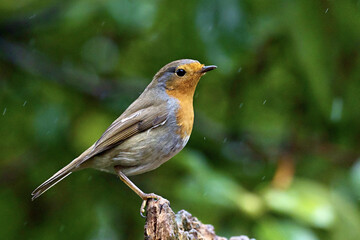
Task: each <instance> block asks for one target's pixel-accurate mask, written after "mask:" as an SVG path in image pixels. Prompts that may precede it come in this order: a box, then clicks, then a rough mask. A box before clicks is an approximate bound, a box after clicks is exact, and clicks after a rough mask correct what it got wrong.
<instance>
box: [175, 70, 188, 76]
mask: <svg viewBox="0 0 360 240" xmlns="http://www.w3.org/2000/svg"><path fill="white" fill-rule="evenodd" d="M185 73H186V71H185V70H184V69H181V68H180V69H178V70H176V75H178V76H179V77H182V76H184V75H185Z"/></svg>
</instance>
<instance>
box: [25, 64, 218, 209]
mask: <svg viewBox="0 0 360 240" xmlns="http://www.w3.org/2000/svg"><path fill="white" fill-rule="evenodd" d="M215 68H216V66H214V65H211V66H204V65H203V64H201V63H199V62H198V61H196V60H191V59H182V60H177V61H173V62H171V63H169V64H167V65H165V66H164V67H163V68H161V69H160V71H159V72H157V73H156V74H155V76H154V78H153V80H152V81H151V83H150V84H149V85H148V86H147V87H146V89H145V90H144V92H143V93H142V94H141V95H140V96H139V97H138V99H136V100H135V101H134V102H133V103H132V104H131V105H130V106H129V107H128V108H127V109H126V110H125V112H124V113H123V114H121V115H120V117H119V118H117V119H116V120H115V121H114V122H113V123H112V124H111V125H110V127H109V128H108V129H107V130H106V131H105V132H104V133H103V135H102V136H101V137H100V139H99V140H97V141H96V142H95V143H94V144H93V145H92V146H91V147H90V148H88V149H87V150H86V151H85V152H83V153H82V154H81V155H80V156H79V157H77V158H75V159H74V160H73V161H72V162H70V163H69V164H68V165H67V166H65V167H64V168H62V169H61V170H60V171H58V172H57V173H55V174H54V175H53V176H52V177H51V178H49V179H48V180H46V181H45V182H44V183H42V184H41V185H40V186H39V187H37V188H36V189H35V190H34V191H33V192H32V194H31V195H32V200H34V199H36V198H37V197H39V196H40V195H41V194H43V193H44V192H46V191H47V190H48V189H50V188H51V187H52V186H54V185H55V184H56V183H58V182H59V181H61V180H63V179H64V178H65V177H67V176H69V175H70V174H71V173H72V172H75V171H78V170H81V169H85V168H95V169H97V170H101V171H105V172H108V173H115V174H117V175H118V176H119V178H120V179H121V180H122V181H123V182H124V183H125V184H126V185H127V186H129V187H130V188H131V189H132V190H133V191H134V192H135V193H136V194H137V195H139V196H140V197H141V198H142V199H143V203H142V205H141V209H140V212H141V213H143V212H144V208H145V205H146V202H147V200H148V199H150V198H160V196H158V195H156V194H154V193H150V194H148V193H144V192H143V191H141V190H140V189H139V188H138V187H137V186H136V185H135V184H134V183H133V182H131V181H130V179H128V177H127V176H132V175H137V174H141V173H145V172H148V171H151V170H153V169H155V168H158V167H159V166H160V165H161V164H163V163H164V162H166V161H167V160H169V159H170V158H172V157H173V156H174V155H175V154H177V153H178V152H180V150H182V149H183V148H184V147H185V145H186V143H187V142H188V140H189V137H190V134H191V131H192V128H193V122H194V110H193V96H194V92H195V88H196V85H197V84H198V82H199V80H200V78H201V76H203V75H204V74H205V73H206V72H208V71H210V70H213V69H215Z"/></svg>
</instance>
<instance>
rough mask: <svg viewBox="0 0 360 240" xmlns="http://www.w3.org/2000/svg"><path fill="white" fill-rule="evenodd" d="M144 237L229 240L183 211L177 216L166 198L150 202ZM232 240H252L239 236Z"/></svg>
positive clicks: (180, 239)
mask: <svg viewBox="0 0 360 240" xmlns="http://www.w3.org/2000/svg"><path fill="white" fill-rule="evenodd" d="M144 235H145V239H146V240H160V239H161V240H167V239H169V240H170V239H171V240H195V239H196V240H197V239H199V240H200V239H201V240H210V239H211V240H227V238H225V237H219V236H216V234H215V231H214V227H213V226H212V225H210V224H203V223H201V222H200V221H199V220H198V219H197V218H196V217H194V216H192V215H191V214H190V213H188V212H187V211H185V210H181V211H179V212H178V213H177V214H175V213H174V212H173V210H172V209H171V208H170V203H169V201H168V200H166V199H164V198H160V199H158V200H154V199H151V200H149V201H148V204H147V214H146V224H145V233H144ZM230 240H250V239H249V238H248V237H247V236H238V237H231V238H230Z"/></svg>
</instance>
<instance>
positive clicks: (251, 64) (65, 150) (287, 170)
mask: <svg viewBox="0 0 360 240" xmlns="http://www.w3.org/2000/svg"><path fill="white" fill-rule="evenodd" d="M359 47H360V1H355V0H354V1H352V0H341V1H335V0H333V1H326V0H317V1H315V0H293V1H286V0H273V1H260V0H243V1H235V0H229V1H220V0H201V1H187V0H185V1H162V0H157V1H146V0H138V1H130V0H129V1H122V0H107V1H105V0H104V1H100V0H89V1H85V0H83V1H44V0H28V1H13V0H2V1H1V2H0V136H1V141H0V151H1V157H0V229H1V238H2V239H20V238H21V239H37V240H38V239H92V240H95V239H141V238H142V236H143V225H144V219H143V218H141V217H140V216H139V207H140V204H141V200H140V199H139V197H138V196H137V195H135V193H133V192H132V191H131V190H130V189H129V188H128V187H126V186H125V185H124V184H123V183H122V182H121V181H120V180H118V179H117V178H116V176H115V175H110V174H106V173H102V172H97V171H95V170H84V171H81V172H78V173H75V174H72V175H71V176H70V177H68V178H67V179H66V180H64V181H63V182H61V183H59V184H58V185H57V186H56V187H54V188H53V189H51V190H50V191H48V192H47V193H46V194H45V195H43V196H42V197H40V198H39V199H38V200H36V201H34V202H31V200H30V193H31V191H32V190H33V189H34V188H35V187H37V186H38V185H39V184H41V183H42V182H43V181H45V180H46V179H47V178H48V177H50V176H51V175H52V174H54V173H55V172H56V171H57V170H58V169H60V168H61V167H63V166H65V165H66V164H67V163H68V162H70V161H71V160H72V159H73V158H75V157H76V156H78V155H79V154H80V153H81V152H82V151H83V150H85V149H86V148H87V147H89V146H90V145H91V144H92V143H93V142H94V141H96V140H97V139H98V138H99V137H100V135H101V133H102V132H103V131H104V130H105V129H106V128H107V127H108V126H109V124H110V123H111V122H112V121H113V120H114V119H115V118H116V117H117V116H119V115H120V114H121V113H122V111H124V110H125V109H126V107H127V106H128V105H129V104H130V103H131V102H132V101H133V100H135V99H136V98H137V96H138V95H139V94H140V93H141V92H142V91H143V89H144V88H145V87H146V85H147V84H148V83H149V82H150V81H151V79H152V77H153V75H154V74H155V73H156V72H157V71H158V70H159V69H160V68H161V67H162V66H163V65H165V64H166V63H168V62H170V61H172V60H176V59H181V58H192V59H197V60H199V61H200V62H202V63H204V64H215V65H217V66H218V69H217V70H215V71H212V72H211V73H209V74H207V75H206V76H204V77H203V78H202V79H201V81H200V83H199V86H198V88H197V90H196V93H195V99H194V105H195V126H194V130H193V133H192V136H191V139H190V141H189V143H188V145H187V147H186V148H185V149H184V150H183V151H182V152H181V153H180V154H179V155H177V156H176V157H174V158H173V159H172V160H170V161H169V162H168V163H166V164H164V165H163V166H161V167H160V168H159V169H157V170H155V171H152V172H149V173H146V174H143V175H140V176H135V177H132V178H131V179H132V180H133V181H134V182H135V183H136V184H137V185H138V186H139V187H140V188H141V189H142V190H144V191H145V192H155V193H157V194H159V195H162V196H164V197H165V198H167V199H169V200H170V201H171V206H172V208H173V209H174V210H175V211H178V210H181V209H186V210H188V211H189V212H191V213H192V214H194V215H195V216H197V217H198V218H199V219H200V220H201V221H202V222H204V223H211V224H213V225H214V226H215V229H216V231H217V233H218V234H219V235H222V236H226V237H230V236H233V235H240V234H246V235H249V236H250V237H255V238H256V239H259V240H272V239H274V240H275V239H276V240H278V239H287V240H289V239H290V240H298V239H302V240H317V239H333V240H338V239H339V240H340V239H347V240H349V239H350V240H351V239H354V240H355V239H359V236H360V227H359V226H360V209H359V201H360V158H359V156H360V155H359V152H360V151H359V141H360V125H359V118H360V109H359V108H360V79H359V78H360V52H359Z"/></svg>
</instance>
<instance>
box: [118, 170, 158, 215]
mask: <svg viewBox="0 0 360 240" xmlns="http://www.w3.org/2000/svg"><path fill="white" fill-rule="evenodd" d="M114 169H115V172H116V173H117V175H118V176H119V178H120V180H121V181H123V182H124V183H125V184H126V185H127V186H128V187H129V188H131V189H132V190H133V191H134V192H135V193H136V194H137V195H138V196H139V197H141V199H142V200H143V202H142V204H141V207H140V215H141V216H142V217H145V216H144V213H145V207H146V203H147V200H148V199H150V198H156V199H159V198H161V196H158V195H156V194H154V193H144V192H143V191H141V189H140V188H138V187H137V186H136V185H135V184H134V183H133V182H132V181H130V179H129V178H128V177H127V176H126V175H125V174H124V173H123V172H122V171H121V168H120V167H119V166H115V167H114Z"/></svg>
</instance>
